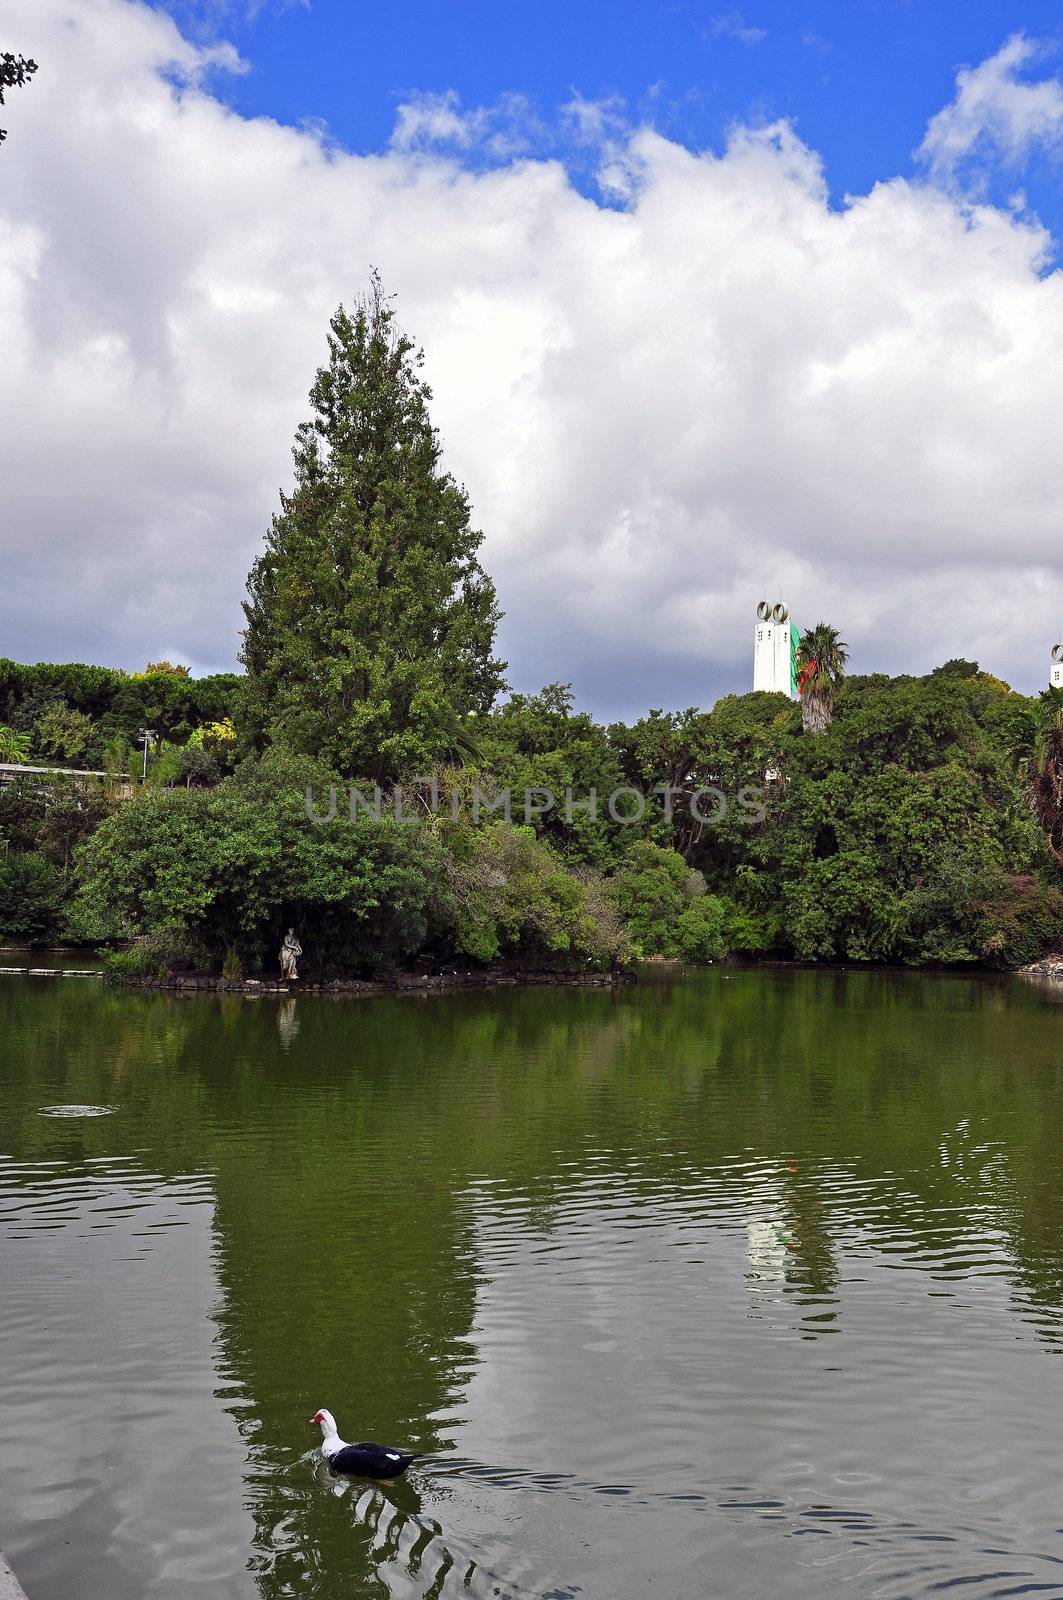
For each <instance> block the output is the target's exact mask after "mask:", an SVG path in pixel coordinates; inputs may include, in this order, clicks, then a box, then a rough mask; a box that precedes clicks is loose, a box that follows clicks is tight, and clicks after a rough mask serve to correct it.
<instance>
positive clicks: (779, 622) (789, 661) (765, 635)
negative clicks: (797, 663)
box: [753, 600, 797, 699]
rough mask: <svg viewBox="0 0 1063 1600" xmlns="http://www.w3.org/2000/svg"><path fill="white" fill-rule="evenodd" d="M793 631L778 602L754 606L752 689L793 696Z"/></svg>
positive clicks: (786, 612) (788, 614)
mask: <svg viewBox="0 0 1063 1600" xmlns="http://www.w3.org/2000/svg"><path fill="white" fill-rule="evenodd" d="M796 631H797V630H796V629H795V628H794V627H793V625H792V623H791V622H790V613H789V611H788V610H787V609H786V607H785V606H784V605H783V604H782V602H781V601H780V602H779V603H778V605H774V606H772V605H769V604H768V602H767V601H766V600H762V601H761V602H760V604H759V605H758V606H757V630H756V633H755V634H754V636H753V688H754V689H765V690H767V692H768V693H769V694H784V695H786V696H787V697H788V698H790V699H792V698H793V696H794V692H795V691H794V666H793V660H794V639H793V635H794V634H795V633H796Z"/></svg>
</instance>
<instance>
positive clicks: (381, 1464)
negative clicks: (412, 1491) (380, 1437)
mask: <svg viewBox="0 0 1063 1600" xmlns="http://www.w3.org/2000/svg"><path fill="white" fill-rule="evenodd" d="M310 1426H311V1427H319V1428H320V1429H321V1454H322V1455H323V1456H324V1458H325V1461H326V1462H327V1464H328V1469H329V1471H330V1472H345V1473H347V1474H349V1475H350V1476H352V1477H356V1478H401V1477H402V1474H403V1473H404V1472H405V1471H406V1468H407V1467H408V1466H409V1465H410V1463H411V1461H419V1460H420V1459H421V1458H420V1456H418V1455H413V1454H408V1453H407V1452H405V1451H403V1450H392V1449H391V1448H389V1446H388V1445H384V1444H374V1443H373V1442H372V1440H368V1439H365V1440H363V1441H362V1443H361V1444H348V1443H347V1442H346V1440H345V1439H341V1438H340V1432H339V1429H338V1428H337V1426H336V1419H335V1417H334V1416H333V1415H332V1412H331V1411H315V1412H314V1415H313V1416H312V1417H311V1418H310Z"/></svg>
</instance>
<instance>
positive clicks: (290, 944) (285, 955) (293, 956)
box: [281, 928, 303, 983]
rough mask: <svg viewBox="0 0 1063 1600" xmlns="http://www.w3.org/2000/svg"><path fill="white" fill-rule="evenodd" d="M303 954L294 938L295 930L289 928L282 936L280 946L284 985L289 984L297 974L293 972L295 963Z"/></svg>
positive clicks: (300, 946)
mask: <svg viewBox="0 0 1063 1600" xmlns="http://www.w3.org/2000/svg"><path fill="white" fill-rule="evenodd" d="M302 953H303V947H302V945H301V944H300V943H299V941H298V939H297V938H296V937H295V929H294V928H289V929H288V932H287V933H286V934H285V935H284V943H283V944H282V945H281V977H282V978H283V979H284V980H285V982H286V983H291V981H292V979H293V978H298V976H299V974H298V973H297V972H296V970H295V963H296V961H297V960H298V959H299V957H300V956H301V955H302Z"/></svg>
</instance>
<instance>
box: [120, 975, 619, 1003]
mask: <svg viewBox="0 0 1063 1600" xmlns="http://www.w3.org/2000/svg"><path fill="white" fill-rule="evenodd" d="M107 981H108V982H109V983H110V984H111V985H113V986H114V987H115V988H120V989H146V990H157V991H163V992H168V993H178V994H240V995H248V996H251V997H254V996H255V995H262V994H283V995H292V996H294V995H300V994H323V995H329V994H441V993H447V992H448V991H453V990H460V989H516V988H524V989H530V988H544V989H545V988H554V989H615V988H627V987H630V986H631V985H633V984H635V983H637V981H638V976H637V974H636V973H635V972H632V971H626V970H625V971H616V972H551V971H549V970H548V969H547V970H541V971H540V970H537V969H534V968H519V969H516V970H513V969H499V970H498V971H493V972H437V973H417V972H400V973H396V974H395V975H394V976H392V977H390V978H332V979H328V980H323V981H321V982H313V981H304V980H303V979H300V978H297V979H295V980H293V981H292V982H286V981H285V980H284V979H283V978H241V979H238V980H236V981H227V980H226V979H224V978H211V977H198V976H196V975H195V974H193V973H175V974H173V975H172V976H170V977H165V978H158V977H156V978H148V977H132V976H131V977H121V976H117V975H116V976H114V977H110V976H107Z"/></svg>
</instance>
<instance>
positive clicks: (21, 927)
mask: <svg viewBox="0 0 1063 1600" xmlns="http://www.w3.org/2000/svg"><path fill="white" fill-rule="evenodd" d="M62 901H63V875H62V873H61V872H60V871H59V869H58V868H57V867H55V866H53V865H52V863H51V862H50V861H46V860H45V859H44V857H43V856H39V855H35V854H33V853H32V852H30V851H28V850H9V851H8V853H7V854H6V855H5V856H2V857H0V935H2V936H3V937H5V938H8V939H25V940H27V941H28V942H29V943H30V944H43V943H44V942H45V941H47V940H48V939H50V938H51V937H52V936H53V935H54V933H55V931H56V928H57V926H58V922H59V908H60V906H61V905H62Z"/></svg>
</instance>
